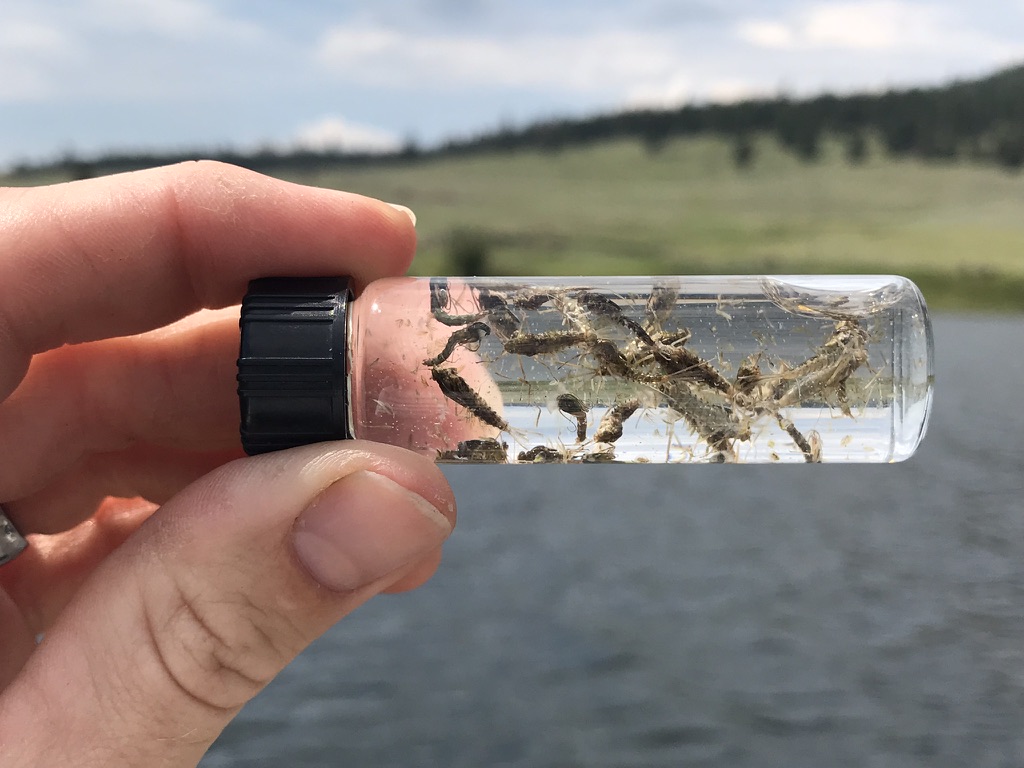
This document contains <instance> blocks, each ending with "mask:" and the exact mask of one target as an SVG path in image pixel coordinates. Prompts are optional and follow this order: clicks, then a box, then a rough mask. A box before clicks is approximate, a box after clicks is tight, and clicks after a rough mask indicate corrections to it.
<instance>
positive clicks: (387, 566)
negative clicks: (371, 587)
mask: <svg viewBox="0 0 1024 768" xmlns="http://www.w3.org/2000/svg"><path fill="white" fill-rule="evenodd" d="M451 531H452V526H451V523H449V522H448V519H447V518H446V517H445V516H444V515H442V514H441V513H440V512H439V511H438V510H437V508H436V507H434V506H433V505H432V504H430V503H429V502H427V501H426V500H425V499H424V498H423V497H421V496H419V495H417V494H415V493H413V492H412V491H409V490H407V489H406V488H403V487H402V486H401V485H399V484H398V483H396V482H395V481H394V480H391V479H390V478H387V477H384V476H383V475H378V474H376V473H375V472H369V471H365V470H361V471H359V472H354V473H352V474H351V475H348V476H347V477H344V478H342V479H341V480H338V481H337V482H336V483H334V485H332V486H330V487H329V488H328V489H327V490H325V491H324V492H323V493H321V494H320V495H319V496H318V497H317V498H316V499H314V500H313V502H312V503H311V504H310V505H309V506H308V507H307V508H306V509H305V510H304V511H303V512H302V513H301V514H300V515H299V518H298V520H297V521H296V523H295V528H294V531H293V534H292V536H293V546H294V547H295V554H296V556H297V557H298V558H299V561H300V562H301V563H302V564H303V565H304V566H305V568H306V570H307V571H309V574H310V575H311V576H312V577H313V578H314V579H316V581H317V582H319V583H320V584H322V585H323V586H325V587H327V588H328V589H332V590H336V591H339V592H351V591H352V590H354V589H358V588H359V587H362V586H364V585H366V584H369V583H371V582H373V581H376V580H377V579H380V578H382V577H384V576H387V575H388V574H389V573H392V572H393V571H396V570H398V569H399V568H401V567H402V566H404V565H408V564H409V563H412V562H414V561H416V560H418V559H419V558H421V557H423V556H424V555H426V554H427V553H429V552H431V551H433V550H435V549H437V547H439V546H440V545H441V543H442V542H443V541H444V540H445V539H446V538H447V537H448V534H450V533H451Z"/></svg>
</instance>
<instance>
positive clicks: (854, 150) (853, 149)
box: [843, 131, 868, 165]
mask: <svg viewBox="0 0 1024 768" xmlns="http://www.w3.org/2000/svg"><path fill="white" fill-rule="evenodd" d="M843 154H844V156H845V157H846V162H848V163H849V164H850V165H863V164H864V162H865V161H866V160H867V159H868V140H867V139H866V138H865V137H864V134H863V133H862V132H861V131H853V132H851V133H850V134H848V135H847V137H846V141H845V143H844V146H843Z"/></svg>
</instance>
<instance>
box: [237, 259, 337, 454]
mask: <svg viewBox="0 0 1024 768" xmlns="http://www.w3.org/2000/svg"><path fill="white" fill-rule="evenodd" d="M351 300H352V293H351V290H350V288H349V279H348V278H347V277H266V278H261V279H259V280H253V281H252V282H251V283H249V292H248V293H247V294H246V296H245V299H244V301H243V302H242V315H241V318H240V320H239V326H240V328H241V346H240V351H239V356H238V400H239V405H240V406H241V434H242V447H243V448H244V449H245V452H246V453H248V454H250V455H253V454H257V453H266V452H268V451H277V450H281V449H284V448H292V447H294V446H297V445H308V444H310V443H319V442H323V441H325V440H343V439H349V438H351V437H352V435H351V433H350V431H349V426H348V379H347V364H346V354H347V328H346V326H347V314H348V303H349V302H350V301H351Z"/></svg>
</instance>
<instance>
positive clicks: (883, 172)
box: [280, 137, 1024, 310]
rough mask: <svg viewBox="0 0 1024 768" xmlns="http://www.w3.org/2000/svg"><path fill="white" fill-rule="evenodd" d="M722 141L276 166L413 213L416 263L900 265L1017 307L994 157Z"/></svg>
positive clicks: (943, 300) (682, 269)
mask: <svg viewBox="0 0 1024 768" xmlns="http://www.w3.org/2000/svg"><path fill="white" fill-rule="evenodd" d="M733 152H734V147H733V145H732V144H730V143H728V142H726V141H725V140H721V139H714V138H690V139H677V140H672V141H670V142H668V143H667V144H666V145H665V146H664V147H663V148H662V149H661V150H660V151H658V152H656V153H651V152H650V151H648V150H647V149H645V145H644V144H643V143H642V142H641V141H638V140H621V141H616V142H608V143H604V144H597V145H591V146H587V147H584V148H576V149H562V150H559V151H548V152H542V151H536V150H521V151H514V152H507V153H488V154H474V155H469V156H465V157H450V156H449V157H437V158H427V159H421V160H419V161H416V162H411V163H406V164H387V165H381V166H368V167H341V168H337V169H333V170H332V169H329V168H325V169H324V170H321V171H314V172H302V173H281V174H280V175H282V176H285V177H287V178H291V179H294V180H297V181H303V182H307V183H313V184H318V185H322V186H328V187H334V188H339V189H348V190H352V191H356V192H361V193H365V194H368V195H373V196H375V197H380V198H382V199H385V200H390V201H393V202H400V203H404V204H406V205H409V206H410V207H412V208H413V209H414V210H416V212H417V214H418V216H419V224H418V229H419V232H420V238H421V239H420V249H419V255H418V256H417V258H416V261H415V263H414V267H413V269H414V271H415V272H417V273H419V274H427V273H458V272H463V271H471V272H479V273H483V272H487V273H493V274H537V273H542V274H618V273H621V274H670V273H676V274H698V273H714V272H724V273H740V272H805V271H807V272H898V273H901V274H906V275H908V276H910V277H912V278H914V279H915V280H917V281H918V283H919V284H920V285H921V287H922V289H924V291H925V294H926V296H927V298H928V299H929V301H930V303H931V304H932V305H933V306H936V307H942V308H991V309H1003V310H1009V309H1012V310H1024V177H1022V176H1021V175H1009V174H1006V173H1005V172H1003V171H1000V170H998V169H996V168H994V167H991V166H983V165H982V166H979V165H975V164H970V163H967V162H963V163H948V162H946V163H930V162H927V161H922V160H916V159H907V160H893V159H890V158H888V157H886V156H885V155H884V154H883V153H881V152H878V151H871V152H869V154H868V159H867V160H866V161H865V162H864V163H863V164H860V165H850V164H848V163H847V162H846V161H845V160H844V158H843V147H842V146H841V145H840V144H839V143H838V142H831V143H830V142H828V141H826V142H825V144H824V145H823V151H822V156H821V158H820V160H819V161H818V162H815V163H810V164H809V163H804V162H801V161H799V160H797V159H795V158H794V157H793V155H792V154H790V153H786V152H783V151H781V150H779V149H778V146H777V144H776V142H775V141H774V139H771V138H768V137H761V138H757V139H755V142H754V161H753V163H752V165H751V166H750V167H749V168H746V169H739V168H737V167H736V164H735V162H734V155H733Z"/></svg>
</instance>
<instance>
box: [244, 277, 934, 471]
mask: <svg viewBox="0 0 1024 768" xmlns="http://www.w3.org/2000/svg"><path fill="white" fill-rule="evenodd" d="M241 328H242V343H241V354H240V357H239V395H240V398H241V406H242V438H243V444H244V445H245V447H246V450H247V451H249V452H250V453H259V452H262V451H266V450H274V449H277V448H284V447H289V446H292V445H298V444H303V443H310V442H317V441H320V440H327V439H337V438H361V439H368V440H374V441H377V442H384V443H390V444H393V445H399V446H402V447H404V448H410V449H412V450H414V451H418V452H420V453H423V454H426V455H428V456H430V457H432V458H434V459H436V460H437V461H440V462H453V463H499V464H505V463H508V464H537V463H566V464H576V463H591V462H616V463H627V462H628V463H693V462H756V463H768V462H891V461H900V460H903V459H906V458H907V457H909V456H910V455H911V454H912V453H913V452H914V450H915V449H916V448H917V446H918V444H919V443H920V441H921V439H922V438H923V436H924V434H925V429H926V426H927V422H928V415H929V411H930V407H931V399H932V380H933V374H932V357H933V353H932V336H931V327H930V324H929V320H928V313H927V310H926V308H925V303H924V300H923V298H922V296H921V293H920V292H919V291H918V289H917V287H916V286H915V285H914V284H913V283H912V282H910V281H909V280H907V279H906V278H902V277H895V276H876V275H856V276H849V275H847V276H774V277H769V276H701V277H656V278H655V277H573V278H532V277H531V278H525V277H505V278H445V277H432V278H391V279H385V280H379V281H377V282H374V283H372V284H371V285H369V286H368V287H367V288H366V289H365V290H364V291H363V292H362V294H361V295H360V296H359V298H358V299H352V297H351V295H350V293H349V289H348V281H347V280H346V279H344V278H266V279H263V280H256V281H254V282H253V284H252V285H251V287H250V292H249V295H248V296H247V297H246V300H245V302H244V304H243V309H242V319H241Z"/></svg>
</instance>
